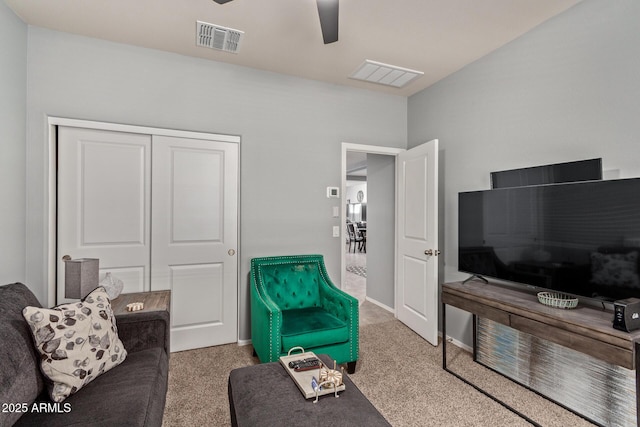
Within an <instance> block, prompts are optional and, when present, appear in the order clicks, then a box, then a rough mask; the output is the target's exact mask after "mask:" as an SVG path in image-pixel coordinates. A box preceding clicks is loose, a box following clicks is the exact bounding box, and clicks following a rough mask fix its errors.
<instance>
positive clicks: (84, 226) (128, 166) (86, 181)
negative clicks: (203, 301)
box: [57, 126, 151, 304]
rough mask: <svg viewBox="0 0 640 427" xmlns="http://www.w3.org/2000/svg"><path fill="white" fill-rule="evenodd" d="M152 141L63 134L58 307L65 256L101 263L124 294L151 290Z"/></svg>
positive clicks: (94, 133)
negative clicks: (122, 287)
mask: <svg viewBox="0 0 640 427" xmlns="http://www.w3.org/2000/svg"><path fill="white" fill-rule="evenodd" d="M150 185H151V136H149V135H137V134H130V133H123V132H109V131H101V130H90V129H81V128H72V127H62V126H61V127H60V128H59V129H58V203H57V206H58V216H57V218H58V242H57V244H58V247H57V251H58V257H57V264H58V267H57V281H58V284H60V286H58V287H57V302H58V304H60V303H62V302H68V301H71V300H69V299H66V298H65V296H64V286H63V284H64V271H65V270H64V262H63V261H62V256H63V255H69V256H71V258H74V259H75V258H99V259H100V272H101V277H103V276H104V274H103V273H104V272H106V271H110V272H112V273H113V275H114V276H116V277H118V278H120V279H122V280H123V282H124V284H125V288H124V291H123V292H141V291H146V290H149V288H150V284H149V277H150V259H149V253H150V250H151V246H150V224H151V223H150V221H149V209H150V194H151V191H150V190H151V186H150Z"/></svg>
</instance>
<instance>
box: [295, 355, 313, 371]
mask: <svg viewBox="0 0 640 427" xmlns="http://www.w3.org/2000/svg"><path fill="white" fill-rule="evenodd" d="M289 367H290V368H292V369H293V370H294V371H296V372H301V371H309V370H311V369H318V368H319V367H320V360H319V359H318V358H316V357H309V358H307V359H304V360H294V361H292V362H289Z"/></svg>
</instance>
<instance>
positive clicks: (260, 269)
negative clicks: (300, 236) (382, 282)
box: [251, 255, 358, 373]
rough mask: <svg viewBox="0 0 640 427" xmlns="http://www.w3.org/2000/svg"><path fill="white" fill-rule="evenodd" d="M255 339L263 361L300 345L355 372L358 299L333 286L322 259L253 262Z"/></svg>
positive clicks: (283, 258)
mask: <svg viewBox="0 0 640 427" xmlns="http://www.w3.org/2000/svg"><path fill="white" fill-rule="evenodd" d="M251 339H252V342H253V349H254V352H255V353H256V355H257V356H258V358H259V359H260V361H261V362H273V361H276V360H278V359H279V357H280V356H283V355H286V354H287V352H288V351H289V350H290V349H291V348H293V347H298V346H300V347H303V348H304V349H305V351H313V352H314V353H315V354H323V353H326V354H328V355H330V356H331V357H332V358H333V359H334V360H336V361H337V362H338V363H347V370H348V372H349V373H353V372H355V368H356V361H357V360H358V300H357V299H356V298H354V297H352V296H350V295H348V294H346V293H345V292H343V291H342V290H340V289H338V288H337V287H336V286H335V285H334V284H333V283H332V282H331V279H330V278H329V275H328V274H327V270H326V268H325V266H324V259H323V257H322V255H296V256H276V257H264V258H253V259H252V260H251Z"/></svg>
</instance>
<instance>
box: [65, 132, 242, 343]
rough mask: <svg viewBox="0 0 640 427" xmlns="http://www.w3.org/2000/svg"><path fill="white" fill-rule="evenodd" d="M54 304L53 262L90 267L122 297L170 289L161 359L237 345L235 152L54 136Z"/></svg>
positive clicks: (134, 137)
mask: <svg viewBox="0 0 640 427" xmlns="http://www.w3.org/2000/svg"><path fill="white" fill-rule="evenodd" d="M57 151H58V177H57V179H58V181H57V206H58V214H57V228H58V233H57V252H58V261H57V283H58V286H57V291H56V292H57V302H58V303H61V302H66V301H70V300H68V299H65V298H64V271H65V270H64V263H63V261H62V260H61V258H62V256H63V255H69V256H70V257H71V258H74V259H75V258H99V259H100V272H101V276H100V277H101V278H102V277H104V273H106V272H107V271H109V272H112V273H113V275H114V276H116V277H118V278H120V279H122V280H123V282H124V284H125V288H124V291H123V292H125V293H128V292H141V291H149V290H161V289H171V291H172V295H171V305H172V307H171V322H172V329H171V350H172V351H180V350H186V349H190V348H197V347H205V346H211V345H218V344H224V343H229V342H235V341H236V340H237V306H238V305H237V283H238V275H237V272H238V262H237V258H238V257H237V255H236V251H237V247H238V180H239V178H238V171H239V170H238V145H237V144H236V143H233V142H225V141H215V140H203V139H192V138H179V137H173V136H172V137H169V136H158V135H153V136H152V135H149V134H142V133H141V134H138V133H127V132H117V131H111V130H95V129H86V128H75V127H64V126H60V127H59V129H58V147H57Z"/></svg>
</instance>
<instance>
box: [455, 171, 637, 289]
mask: <svg viewBox="0 0 640 427" xmlns="http://www.w3.org/2000/svg"><path fill="white" fill-rule="evenodd" d="M458 203H459V205H458V206H459V217H458V220H459V228H458V269H459V270H460V271H462V272H466V273H470V274H475V275H479V276H483V277H491V278H497V279H502V280H507V281H512V282H517V283H522V284H526V285H532V286H536V287H542V288H547V289H552V290H557V291H561V292H565V293H569V294H573V295H576V296H586V297H590V298H597V299H602V300H608V301H614V300H618V299H623V298H628V297H640V277H639V273H638V270H639V264H640V261H639V259H640V178H634V179H620V180H610V181H589V182H579V183H569V184H551V185H539V186H529V187H515V188H503V189H494V190H486V191H472V192H464V193H459V197H458Z"/></svg>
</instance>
